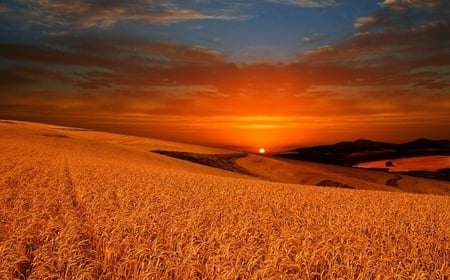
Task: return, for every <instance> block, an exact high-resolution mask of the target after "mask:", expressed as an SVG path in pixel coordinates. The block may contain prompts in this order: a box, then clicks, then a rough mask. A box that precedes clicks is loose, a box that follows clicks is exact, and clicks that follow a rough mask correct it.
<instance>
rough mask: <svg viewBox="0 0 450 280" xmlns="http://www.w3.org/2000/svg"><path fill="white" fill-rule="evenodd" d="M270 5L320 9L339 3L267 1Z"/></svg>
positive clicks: (331, 1)
mask: <svg viewBox="0 0 450 280" xmlns="http://www.w3.org/2000/svg"><path fill="white" fill-rule="evenodd" d="M265 1H266V2H270V3H278V4H282V5H289V6H298V7H304V8H320V7H334V6H338V5H339V3H338V2H336V1H335V0H265Z"/></svg>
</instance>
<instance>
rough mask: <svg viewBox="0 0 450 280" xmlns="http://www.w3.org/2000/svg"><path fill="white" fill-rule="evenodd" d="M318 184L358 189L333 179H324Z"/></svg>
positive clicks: (320, 185)
mask: <svg viewBox="0 0 450 280" xmlns="http://www.w3.org/2000/svg"><path fill="white" fill-rule="evenodd" d="M316 186H319V187H334V188H343V189H356V188H355V187H352V186H350V185H347V184H344V183H341V182H338V181H333V180H328V179H327V180H322V181H320V182H319V183H317V184H316Z"/></svg>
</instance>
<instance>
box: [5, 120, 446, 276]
mask: <svg viewBox="0 0 450 280" xmlns="http://www.w3.org/2000/svg"><path fill="white" fill-rule="evenodd" d="M156 149H162V150H164V149H165V150H179V151H188V152H200V153H201V152H203V153H231V152H232V151H224V150H216V149H211V148H205V147H200V146H192V145H185V144H178V143H171V142H164V141H158V140H151V139H145V138H137V137H128V136H120V135H114V134H107V133H100V132H93V131H82V130H81V131H78V130H72V129H66V128H60V127H51V126H44V125H37V124H29V123H17V122H14V123H0V156H1V161H0V204H1V208H0V219H1V220H0V279H339V278H340V279H449V275H450V197H449V196H445V195H440V196H438V195H430V194H412V193H404V192H388V191H367V190H348V189H338V188H321V187H315V186H305V185H298V184H282V183H275V182H269V181H266V180H263V179H261V178H254V177H250V176H246V175H240V174H237V173H232V172H227V171H223V170H219V169H214V168H210V167H206V166H201V165H197V164H194V163H190V162H186V161H182V160H179V159H174V158H170V157H167V156H164V155H160V154H155V153H151V152H149V151H150V150H156Z"/></svg>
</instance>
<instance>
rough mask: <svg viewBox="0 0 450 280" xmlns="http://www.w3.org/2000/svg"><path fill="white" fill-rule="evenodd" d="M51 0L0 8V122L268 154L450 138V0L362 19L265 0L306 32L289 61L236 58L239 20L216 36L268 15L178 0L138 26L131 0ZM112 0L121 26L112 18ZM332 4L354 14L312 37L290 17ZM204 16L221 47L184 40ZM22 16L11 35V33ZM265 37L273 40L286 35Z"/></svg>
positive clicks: (308, 4) (387, 6)
mask: <svg viewBox="0 0 450 280" xmlns="http://www.w3.org/2000/svg"><path fill="white" fill-rule="evenodd" d="M50 2H52V1H50ZM50 2H42V3H41V2H36V3H38V4H36V3H35V4H34V5H36V7H35V9H37V11H36V13H38V14H39V13H42V14H43V15H44V14H45V15H47V17H43V19H42V20H47V21H52V20H54V21H55V22H47V21H46V22H38V21H39V19H38V18H30V19H28V18H26V17H23V18H18V17H21V16H20V15H26V14H27V13H25V12H23V13H18V11H21V9H22V10H23V9H26V6H23V5H19V4H20V3H19V2H17V1H13V0H8V1H7V4H5V5H4V6H1V5H0V23H2V25H1V26H3V27H2V28H3V29H0V31H2V32H0V118H6V119H20V120H30V121H40V122H48V123H55V124H63V125H69V126H78V127H86V128H94V129H99V130H104V131H112V132H119V133H128V134H133V135H141V136H148V137H154V138H161V139H168V140H176V141H183V142H192V143H199V144H207V145H214V146H227V147H235V148H236V149H243V150H250V151H257V149H258V148H259V147H264V148H266V150H267V152H273V151H279V150H284V149H288V148H291V147H298V146H306V145H315V144H325V143H333V142H336V141H343V140H354V139H358V138H367V139H372V140H381V141H392V142H402V141H410V140H413V139H416V138H419V137H427V138H434V139H450V129H449V127H450V75H449V74H450V70H449V69H450V68H449V67H450V39H449V38H450V32H449V30H450V23H449V21H448V19H445V17H444V16H443V14H442V12H441V11H442V10H445V8H446V7H447V6H448V2H445V1H438V0H433V1H429V2H426V3H428V4H424V2H421V1H387V0H386V1H383V2H381V3H378V2H379V1H375V2H374V3H372V4H371V6H370V7H365V9H366V10H363V11H364V13H366V14H363V15H360V14H357V13H356V12H355V11H359V10H358V9H359V8H358V9H356V8H355V9H351V8H352V7H351V6H345V5H344V4H343V3H341V2H340V1H328V2H327V1H313V0H311V1H265V2H264V3H265V4H264V5H263V6H261V7H260V8H261V9H268V11H269V10H273V9H274V8H279V10H276V11H278V12H280V13H285V16H286V26H288V25H287V24H291V23H292V22H287V21H288V18H289V16H291V17H292V20H293V22H294V23H295V24H296V25H294V26H302V27H301V28H300V27H299V28H300V29H298V30H297V29H295V28H294V29H292V30H290V31H289V33H288V34H286V36H287V37H289V36H290V35H292V36H298V38H299V43H298V44H297V45H295V44H294V45H289V44H288V43H287V42H283V44H284V46H286V47H287V46H289V47H290V48H291V47H292V46H294V47H292V48H294V50H291V49H289V52H290V53H289V58H288V59H284V60H283V61H277V60H276V59H274V56H273V55H274V53H275V54H276V55H275V57H281V56H283V54H284V52H285V51H283V50H278V51H273V50H272V51H270V52H267V53H264V52H262V53H257V55H256V54H255V56H256V57H257V59H256V58H255V59H249V57H248V56H247V58H246V59H242V60H239V59H236V57H239V55H242V56H243V55H244V54H247V52H248V48H247V49H245V48H243V49H245V50H246V51H245V52H244V50H242V52H240V51H239V46H240V45H239V44H238V43H239V42H241V44H244V43H242V42H244V41H245V40H244V39H245V38H243V37H245V36H248V34H243V35H241V36H240V34H239V32H240V30H239V28H237V29H233V30H236V32H237V33H236V34H233V36H235V37H236V38H234V37H233V38H234V39H235V40H236V42H235V41H231V42H226V43H225V42H223V39H222V41H220V40H219V39H220V38H225V37H226V36H229V35H228V33H226V32H225V31H226V30H227V29H226V28H229V26H227V24H231V23H230V22H232V23H233V24H236V26H242V30H243V31H242V32H244V30H245V28H246V26H247V27H248V28H250V29H249V30H250V31H251V32H253V33H255V31H258V30H259V29H258V28H260V27H259V26H260V25H257V24H256V23H260V22H264V18H263V15H267V13H268V12H267V13H265V14H264V13H261V15H259V16H258V15H255V14H251V15H250V14H249V15H246V16H243V15H239V16H235V17H232V16H230V15H227V16H225V15H224V16H220V15H215V16H214V17H212V16H208V15H206V14H205V13H206V11H210V10H211V9H205V10H202V11H203V13H199V12H197V13H195V11H196V10H195V9H197V8H198V9H200V8H199V7H197V6H195V5H192V7H190V10H189V11H191V12H192V13H191V14H192V15H193V16H196V17H200V16H201V17H200V18H201V19H199V18H195V17H194V18H188V17H186V11H187V10H186V9H185V10H182V9H181V8H179V7H178V6H177V5H175V4H174V3H175V2H174V3H172V4H173V5H172V6H170V5H169V6H168V5H161V7H160V9H166V8H167V9H169V8H170V9H173V11H172V12H173V14H172V17H171V18H170V20H168V19H166V20H165V21H163V22H155V19H159V20H163V19H162V18H161V17H157V15H148V16H149V17H150V19H149V21H143V20H142V17H143V16H144V15H141V14H140V17H136V16H133V13H134V12H135V11H136V10H134V9H131V8H130V7H131V6H129V2H125V1H114V5H113V4H111V6H109V5H106V4H105V5H104V6H101V7H100V6H99V7H96V8H98V9H101V13H99V14H96V15H95V17H94V15H93V14H90V15H89V18H84V17H87V16H86V15H85V13H82V12H79V13H78V12H76V11H73V12H70V9H66V8H69V7H65V6H64V5H62V6H58V7H60V8H61V9H57V10H55V9H56V8H55V7H56V6H52V5H50V6H48V5H49V4H48V3H50ZM122 2H123V3H122ZM131 2H133V3H134V2H135V1H131ZM163 2H164V1H162V2H161V3H163ZM294 2H295V3H296V4H295V7H293V6H292V5H293V3H294ZM8 3H9V4H8ZM17 3H19V4H17ZM46 3H47V4H46ZM139 3H140V2H139ZM158 3H159V2H158ZM176 3H178V2H176ZM248 3H250V4H248V5H250V6H252V7H255V6H257V5H259V4H257V2H248ZM258 3H259V2H258ZM312 3H313V4H314V5H312ZM327 3H328V4H327ZM330 3H332V4H333V5H331V4H330ZM358 3H359V2H358ZM367 3H369V2H367ZM137 4H138V2H136V5H137ZM178 4H179V5H181V2H180V3H178ZM359 4H361V3H359ZM65 5H66V4H65ZM67 5H69V4H67ZM89 5H90V4H89V2H86V1H80V2H79V3H78V6H77V9H81V8H83V9H85V8H86V9H87V8H89V9H90V8H95V7H91V6H89ZM155 5H156V4H155ZM199 5H200V4H199ZM205 5H206V4H205ZM217 5H219V4H217ZM261 5H262V4H261ZM347 5H350V4H347ZM355 5H356V4H355ZM69 6H70V5H69ZM200 6H201V5H200ZM52 7H53V8H52ZM64 7H65V8H64ZM230 7H231V6H230ZM281 7H283V8H284V9H283V10H282V9H281ZM62 8H64V9H62ZM118 8H120V9H122V10H123V11H126V17H125V18H123V21H121V19H120V18H114V20H113V19H112V18H110V13H109V11H110V10H109V9H111V11H116V10H117V9H118ZM202 8H205V7H203V6H202ZM360 8H361V9H362V8H364V7H360ZM83 9H82V10H83ZM307 9H310V10H307ZM336 9H339V11H341V12H343V13H344V12H345V11H348V13H347V17H346V20H345V21H343V22H344V23H342V24H347V25H346V26H344V25H342V26H339V24H341V23H340V21H336V22H335V25H336V27H335V29H333V27H334V26H333V25H330V26H331V27H327V26H325V25H326V24H325V23H327V22H326V21H327V19H326V18H323V22H324V24H323V25H324V27H323V28H324V31H323V32H322V31H320V30H319V31H320V32H316V31H314V32H313V31H310V30H306V29H305V27H304V26H305V25H302V24H306V25H307V24H308V22H304V23H302V24H301V23H300V22H295V20H296V19H297V18H298V16H299V15H300V14H302V15H303V13H305V14H307V13H315V14H317V16H320V15H321V13H325V12H330V14H329V16H328V17H330V16H331V15H332V13H331V12H332V11H336ZM80 11H81V10H80ZM83 11H84V10H83ZM180 11H184V12H180ZM217 11H224V9H217ZM52 13H53V14H52ZM65 13H67V14H69V13H71V14H70V15H71V17H69V16H68V17H65V18H61V17H60V16H61V15H64V14H65ZM149 13H152V12H151V9H149ZM296 13H298V14H296ZM15 15H17V16H15ZM50 15H52V16H50ZM124 15H125V14H124ZM177 16H178V17H179V18H177ZM251 16H252V17H251ZM94 19H97V20H98V21H94ZM135 19H136V20H135ZM151 19H152V20H153V21H152V20H151ZM71 20H72V21H71ZM83 20H87V21H83ZM193 20H194V21H195V23H197V24H198V25H195V26H194V25H192V21H193ZM257 20H260V21H257ZM311 20H312V19H311ZM207 22H208V23H211V22H215V23H217V24H218V26H216V27H215V28H216V29H208V30H209V32H210V33H206V32H203V33H198V34H200V35H202V36H206V37H208V36H209V35H210V37H208V40H216V39H217V38H219V39H217V40H216V41H217V42H216V43H207V42H210V41H208V40H206V39H201V38H203V37H198V38H200V39H198V38H197V37H195V38H194V35H195V34H197V33H195V34H194V33H192V34H193V35H192V36H193V37H189V36H188V35H186V36H187V37H186V36H185V35H183V34H190V33H189V32H194V31H195V30H199V29H200V30H204V31H205V30H207V28H208V24H207ZM19 23H20V24H19ZM87 23H89V24H87ZM100 23H101V24H100ZM126 23H128V24H130V25H129V26H127V25H126ZM310 23H311V22H310ZM332 23H333V22H332ZM5 24H6V25H5ZM7 24H9V25H7ZM15 24H19V26H21V29H20V28H18V29H17V30H16V32H15V33H14V32H9V31H8V30H6V29H5V28H6V27H5V26H10V28H13V26H15ZM239 24H240V25H239ZM252 24H253V25H252ZM314 24H316V25H317V26H321V22H320V21H317V22H314ZM211 26H214V25H211ZM233 26H234V25H233ZM124 28H129V29H127V32H124ZM265 28H269V27H268V26H266V27H265ZM283 28H285V27H284V26H283ZM317 28H318V29H320V28H319V27H317ZM321 28H322V27H321ZM327 28H328V29H327ZM339 28H341V29H339ZM133 30H134V31H135V33H132V31H133ZM136 30H138V31H139V32H140V33H139V32H137V31H136ZM149 30H150V31H152V32H154V34H166V35H164V36H165V37H164V36H162V35H158V36H156V35H154V34H153V33H152V32H150V31H149ZM180 30H184V31H183V32H184V33H183V32H181V31H180ZM189 30H194V31H189ZM281 30H282V29H281V27H280V29H279V31H280V32H281ZM296 30H297V32H300V33H299V34H296V33H294V32H296ZM313 30H315V29H313ZM333 30H336V34H331V33H330V32H332V31H333ZM342 30H345V32H344V31H342ZM144 31H145V32H149V33H150V35H148V34H147V33H145V34H144V35H143V32H144ZM158 32H161V33H158ZM186 32H188V33H186ZM195 32H196V31H195ZM301 32H306V33H305V34H306V35H302V34H303V33H301ZM308 32H309V33H308ZM311 32H312V33H311ZM327 32H328V33H327ZM253 33H252V34H253ZM259 33H261V30H259ZM259 33H258V34H259ZM152 34H153V35H152ZM255 34H256V33H255ZM308 34H309V35H308ZM200 35H199V36H200ZM213 35H214V36H216V35H217V36H216V37H217V38H216V37H214V36H213ZM244 35H245V36H244ZM266 35H267V36H268V41H267V42H268V43H272V44H273V45H274V46H275V45H276V44H277V41H276V40H282V39H283V38H281V37H280V38H277V39H275V38H276V36H277V33H276V32H275V33H273V32H272V33H270V34H269V33H267V34H266ZM335 35H336V36H337V37H336V36H335ZM183 36H185V37H186V38H185V37H183ZM280 36H281V35H280ZM333 36H334V37H333ZM191 38H192V40H191ZM261 38H264V36H261V37H257V34H256V35H255V37H254V40H262V39H261ZM231 39H232V38H231V37H230V38H229V40H231ZM249 41H250V42H251V40H249ZM205 42H206V43H205ZM211 42H213V41H211ZM214 42H215V41H214ZM214 44H216V45H214ZM280 44H281V43H280ZM214 46H216V47H214ZM295 46H297V48H298V50H295ZM248 47H250V46H248ZM253 47H255V46H253ZM256 47H258V46H256Z"/></svg>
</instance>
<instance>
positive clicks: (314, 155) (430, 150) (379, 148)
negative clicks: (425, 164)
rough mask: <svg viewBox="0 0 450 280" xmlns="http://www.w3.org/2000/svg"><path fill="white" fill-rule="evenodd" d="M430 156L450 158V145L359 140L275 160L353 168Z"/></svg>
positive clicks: (446, 142)
mask: <svg viewBox="0 0 450 280" xmlns="http://www.w3.org/2000/svg"><path fill="white" fill-rule="evenodd" d="M429 155H450V141H449V140H429V139H424V138H420V139H417V140H415V141H412V142H407V143H403V144H392V143H385V142H375V141H371V140H367V139H359V140H356V141H354V142H339V143H336V144H333V145H321V146H314V147H307V148H299V149H294V150H291V151H288V152H283V153H278V154H275V155H274V156H278V157H282V158H289V159H297V160H307V161H314V162H321V163H330V164H336V165H344V166H352V165H355V164H358V163H362V162H367V161H375V160H383V159H392V158H400V157H413V156H429Z"/></svg>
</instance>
